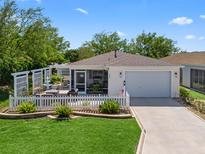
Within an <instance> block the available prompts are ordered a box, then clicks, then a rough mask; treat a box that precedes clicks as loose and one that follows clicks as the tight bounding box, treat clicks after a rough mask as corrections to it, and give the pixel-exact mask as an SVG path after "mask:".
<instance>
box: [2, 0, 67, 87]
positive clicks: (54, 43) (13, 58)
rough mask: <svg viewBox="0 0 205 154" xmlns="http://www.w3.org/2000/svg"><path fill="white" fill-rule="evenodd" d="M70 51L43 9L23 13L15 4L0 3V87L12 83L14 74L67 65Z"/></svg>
mask: <svg viewBox="0 0 205 154" xmlns="http://www.w3.org/2000/svg"><path fill="white" fill-rule="evenodd" d="M68 48H69V42H67V41H65V40H64V38H63V37H60V36H59V35H58V30H57V29H56V28H55V27H53V26H52V25H51V22H50V20H49V19H48V18H47V17H44V16H43V14H42V9H40V8H36V9H33V8H29V9H21V8H18V6H17V5H16V2H15V1H14V0H4V1H3V3H0V84H7V83H8V82H10V81H11V75H10V74H11V73H13V72H16V71H24V70H28V69H34V68H39V67H43V66H47V65H48V64H51V63H61V62H64V61H65V59H64V55H63V53H64V52H66V51H67V50H68Z"/></svg>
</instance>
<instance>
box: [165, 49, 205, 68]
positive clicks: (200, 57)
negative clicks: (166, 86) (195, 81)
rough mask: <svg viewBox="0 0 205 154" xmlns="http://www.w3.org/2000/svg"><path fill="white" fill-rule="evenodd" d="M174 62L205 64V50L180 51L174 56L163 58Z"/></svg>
mask: <svg viewBox="0 0 205 154" xmlns="http://www.w3.org/2000/svg"><path fill="white" fill-rule="evenodd" d="M161 60H163V61H165V62H169V63H172V64H180V65H182V64H187V65H205V52H187V53H178V54H175V55H172V56H168V57H164V58H161Z"/></svg>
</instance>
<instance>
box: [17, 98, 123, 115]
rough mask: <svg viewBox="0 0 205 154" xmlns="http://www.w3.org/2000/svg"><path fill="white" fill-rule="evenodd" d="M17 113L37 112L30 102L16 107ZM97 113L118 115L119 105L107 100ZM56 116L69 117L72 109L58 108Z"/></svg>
mask: <svg viewBox="0 0 205 154" xmlns="http://www.w3.org/2000/svg"><path fill="white" fill-rule="evenodd" d="M17 111H18V112H20V113H33V112H36V111H37V108H36V106H35V104H33V103H32V102H24V103H21V104H20V105H19V106H18V107H17ZM99 112H101V113H106V114H117V113H120V105H119V103H118V102H117V101H115V100H107V101H105V102H104V103H103V104H101V105H99ZM56 114H57V115H58V116H59V117H69V116H70V115H71V114H72V109H71V108H70V107H67V106H58V107H57V108H56Z"/></svg>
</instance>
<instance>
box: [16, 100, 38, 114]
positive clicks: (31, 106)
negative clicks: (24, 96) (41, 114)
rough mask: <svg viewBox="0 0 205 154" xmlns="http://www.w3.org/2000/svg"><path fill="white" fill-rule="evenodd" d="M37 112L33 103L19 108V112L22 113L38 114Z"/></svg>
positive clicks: (21, 105) (27, 103) (23, 104)
mask: <svg viewBox="0 0 205 154" xmlns="http://www.w3.org/2000/svg"><path fill="white" fill-rule="evenodd" d="M36 110H37V109H36V105H35V104H33V103H32V102H24V103H21V104H20V105H18V107H17V111H18V112H20V113H33V112H36Z"/></svg>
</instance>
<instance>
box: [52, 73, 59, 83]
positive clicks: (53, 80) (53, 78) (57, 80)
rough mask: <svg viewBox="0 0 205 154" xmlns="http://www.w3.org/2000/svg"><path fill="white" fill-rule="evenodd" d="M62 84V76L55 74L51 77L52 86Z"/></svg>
mask: <svg viewBox="0 0 205 154" xmlns="http://www.w3.org/2000/svg"><path fill="white" fill-rule="evenodd" d="M60 82H61V76H60V75H57V74H53V75H52V77H51V83H52V84H58V83H60Z"/></svg>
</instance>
